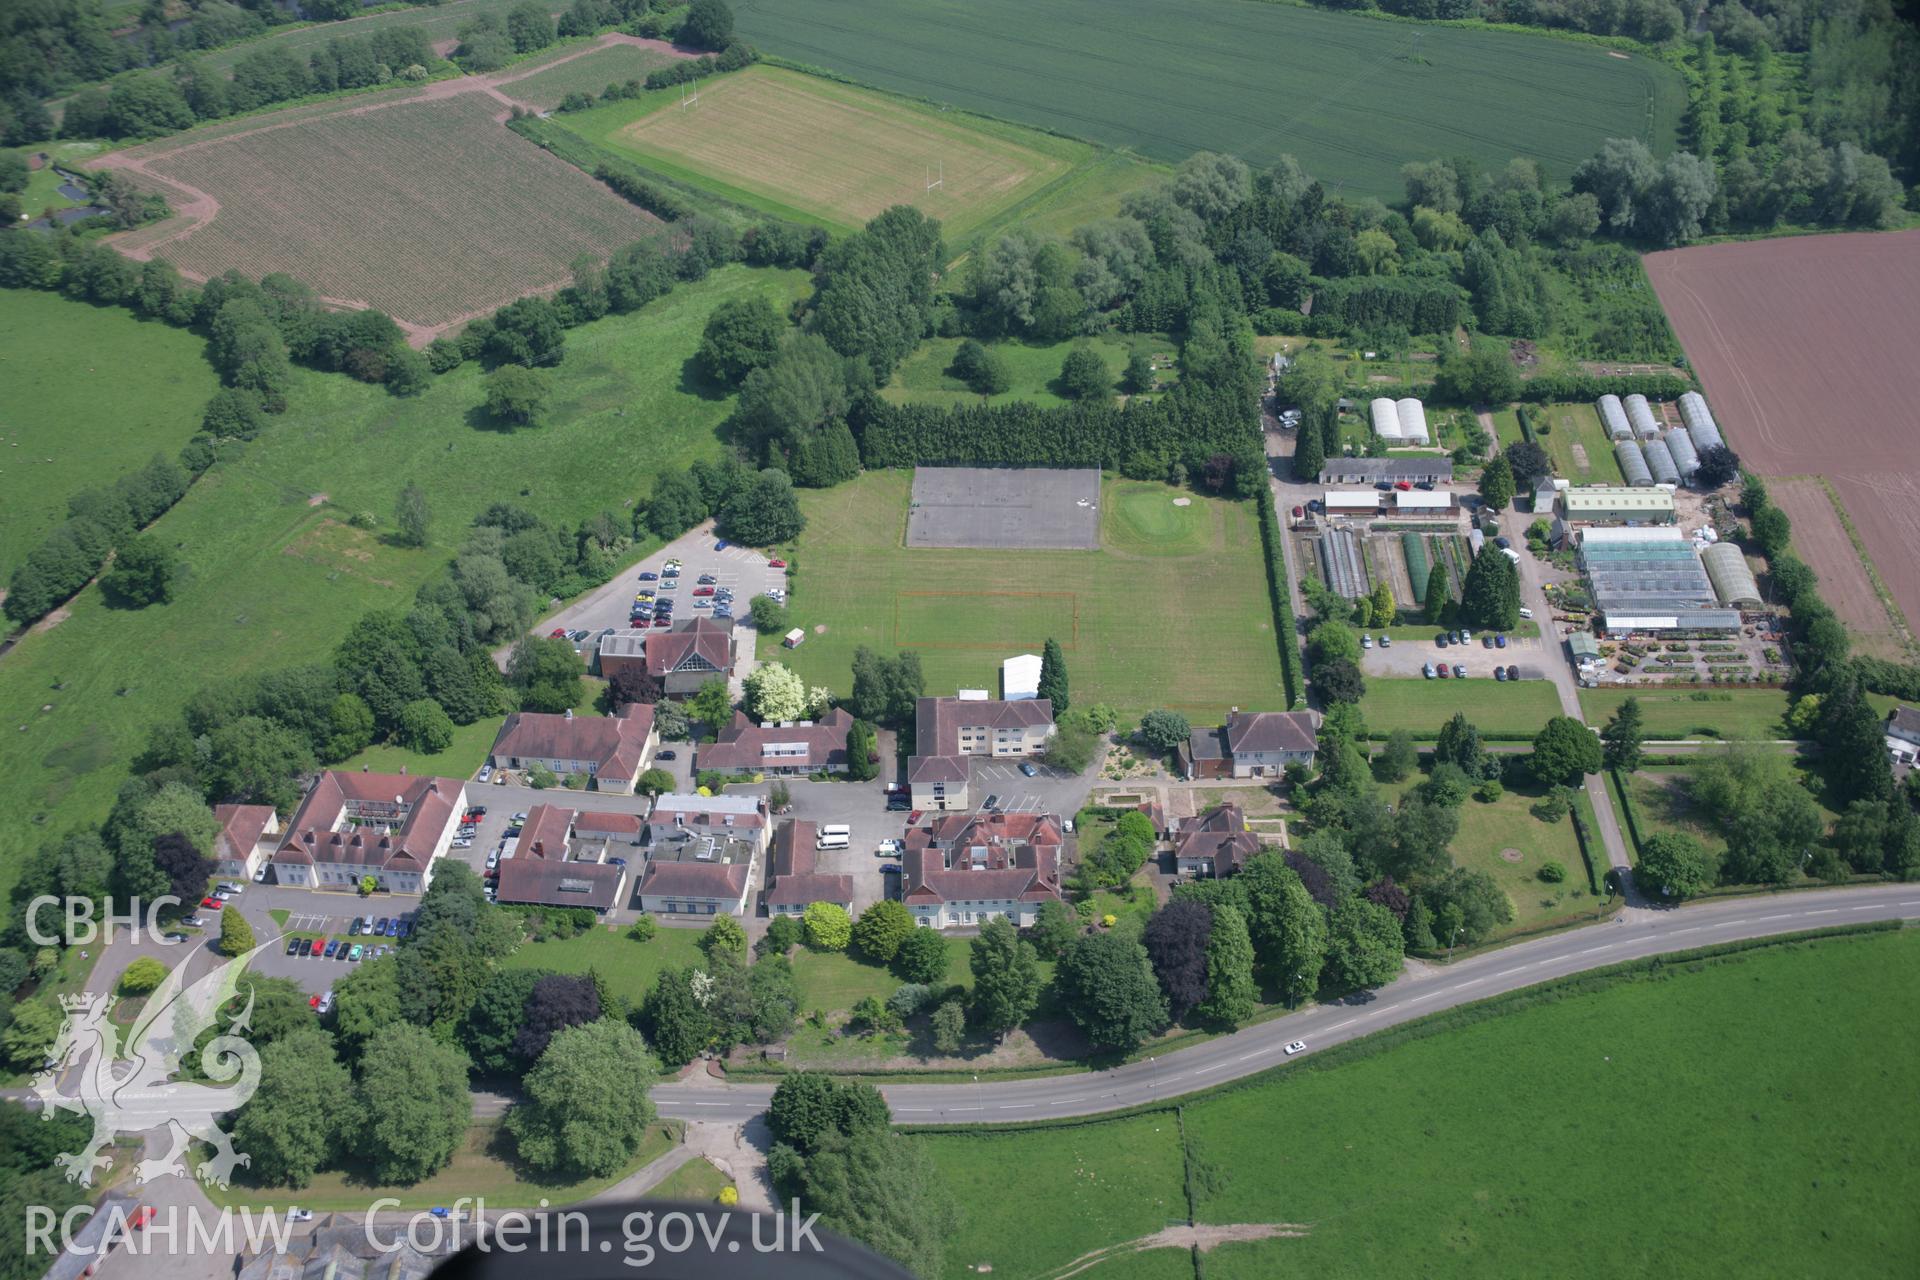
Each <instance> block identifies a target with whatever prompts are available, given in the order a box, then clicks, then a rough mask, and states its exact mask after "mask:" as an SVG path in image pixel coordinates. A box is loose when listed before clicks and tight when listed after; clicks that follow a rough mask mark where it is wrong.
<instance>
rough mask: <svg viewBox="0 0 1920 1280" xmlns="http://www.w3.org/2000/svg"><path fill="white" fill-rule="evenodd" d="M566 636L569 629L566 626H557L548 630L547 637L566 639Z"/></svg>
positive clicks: (550, 638)
mask: <svg viewBox="0 0 1920 1280" xmlns="http://www.w3.org/2000/svg"><path fill="white" fill-rule="evenodd" d="M566 638H567V629H566V628H565V627H555V628H554V629H553V630H551V631H549V632H547V639H549V640H565V639H566Z"/></svg>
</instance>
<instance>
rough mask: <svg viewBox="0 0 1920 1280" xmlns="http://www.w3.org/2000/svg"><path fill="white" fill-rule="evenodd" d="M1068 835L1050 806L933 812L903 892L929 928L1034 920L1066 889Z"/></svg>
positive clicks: (919, 833)
mask: <svg viewBox="0 0 1920 1280" xmlns="http://www.w3.org/2000/svg"><path fill="white" fill-rule="evenodd" d="M1029 705H1031V704H1029ZM1063 842H1064V837H1063V836H1062V834H1061V827H1060V819H1058V818H1056V817H1055V816H1054V815H1052V814H1050V813H949V814H935V815H931V816H929V818H928V820H927V821H926V823H925V824H924V825H922V826H918V827H915V828H913V829H912V830H910V831H908V832H907V837H906V852H905V853H904V854H903V855H902V856H901V886H900V889H901V892H900V900H901V901H902V902H904V903H905V904H906V906H907V910H909V911H911V912H912V913H913V919H914V923H915V924H917V925H921V926H924V927H927V928H934V929H963V928H969V927H973V926H976V925H981V924H985V923H986V922H987V921H989V920H991V919H993V918H994V917H996V916H1005V917H1006V918H1007V919H1009V920H1011V921H1012V922H1013V923H1014V924H1015V925H1018V926H1021V927H1025V926H1028V925H1031V924H1033V923H1034V921H1035V920H1036V919H1037V918H1038V916H1039V912H1040V904H1041V903H1043V902H1046V901H1047V900H1048V899H1057V898H1059V897H1060V850H1061V845H1062V844H1063Z"/></svg>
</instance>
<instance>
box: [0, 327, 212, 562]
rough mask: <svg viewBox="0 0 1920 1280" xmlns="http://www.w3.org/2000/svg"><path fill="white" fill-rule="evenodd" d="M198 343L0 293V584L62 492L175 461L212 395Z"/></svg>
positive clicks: (183, 335) (49, 518)
mask: <svg viewBox="0 0 1920 1280" xmlns="http://www.w3.org/2000/svg"><path fill="white" fill-rule="evenodd" d="M205 345H206V344H205V343H204V342H203V341H202V340H201V339H200V338H197V337H195V336H194V335H193V334H190V333H187V332H184V331H183V330H180V329H170V328H168V327H167V326H166V325H163V324H148V323H146V322H144V321H141V320H136V319H134V317H133V316H132V314H130V313H129V312H127V311H125V310H122V309H121V308H119V307H90V306H83V305H81V304H79V303H74V302H69V301H67V300H66V299H65V298H62V297H60V296H59V295H57V294H51V293H40V292H38V291H34V290H27V289H5V290H0V353H4V354H0V384H4V385H5V387H6V389H7V390H6V394H5V395H0V583H4V582H5V581H6V579H7V577H8V576H9V575H11V574H12V573H13V571H14V569H15V568H16V567H18V566H19V564H20V562H21V561H22V560H24V559H25V558H26V555H27V552H29V551H31V550H33V548H34V546H35V544H36V543H38V542H39V541H40V539H41V538H42V537H43V536H44V535H45V534H46V532H47V531H48V530H49V529H51V528H53V526H55V525H57V524H59V523H60V521H62V520H64V519H65V518H66V515H67V499H68V498H69V497H71V496H72V495H73V494H74V493H76V492H77V491H79V490H81V489H85V488H88V487H89V486H92V485H103V484H110V483H112V482H113V481H114V480H117V479H119V478H120V477H121V476H123V475H125V474H126V473H127V472H129V471H132V470H134V469H136V468H138V467H142V466H145V465H146V463H147V461H148V459H150V458H152V457H153V455H154V454H155V453H156V452H158V453H163V454H165V455H166V456H167V457H169V458H171V457H173V456H174V455H175V454H177V453H179V451H180V446H181V445H183V444H185V443H186V442H187V441H188V439H190V438H191V437H192V435H193V433H194V432H195V431H196V430H198V429H199V426H200V411H201V409H203V408H204V407H205V406H206V403H207V398H208V397H209V396H211V395H212V394H213V393H214V392H215V391H217V390H219V388H220V380H219V378H218V377H216V376H215V374H214V372H213V367H212V366H211V365H209V364H208V363H207V360H206V356H205V354H204V348H205Z"/></svg>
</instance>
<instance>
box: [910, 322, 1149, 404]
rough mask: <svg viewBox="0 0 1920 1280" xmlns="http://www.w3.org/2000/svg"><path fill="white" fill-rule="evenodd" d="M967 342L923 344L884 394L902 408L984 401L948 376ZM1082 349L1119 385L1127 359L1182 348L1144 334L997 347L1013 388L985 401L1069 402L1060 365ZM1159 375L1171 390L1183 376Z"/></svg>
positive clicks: (1000, 344) (940, 340) (931, 341)
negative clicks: (1097, 358) (1093, 354)
mask: <svg viewBox="0 0 1920 1280" xmlns="http://www.w3.org/2000/svg"><path fill="white" fill-rule="evenodd" d="M963 341H964V339H961V338H932V339H929V340H928V341H926V342H923V343H921V344H920V345H919V346H918V347H917V348H915V350H914V352H913V354H912V355H910V356H908V357H907V358H906V359H905V360H903V361H901V363H900V367H899V368H898V369H897V370H895V371H894V375H893V380H892V381H891V382H889V383H888V384H887V385H886V386H885V387H884V388H883V389H882V390H881V394H882V395H883V396H885V397H886V398H887V399H889V400H892V401H894V402H895V403H898V404H943V405H956V404H979V403H981V400H982V397H981V396H980V395H979V394H977V393H976V392H973V391H970V390H968V388H967V384H966V383H964V382H962V381H960V379H958V378H956V377H954V376H953V375H951V374H949V373H948V372H947V368H948V366H950V365H952V364H953V357H954V353H955V352H956V351H958V350H959V349H960V344H961V342H963ZM1080 346H1084V347H1089V348H1091V349H1092V350H1093V351H1095V352H1096V353H1098V354H1099V356H1100V359H1101V360H1102V361H1104V362H1105V364H1106V366H1107V372H1108V373H1109V374H1111V375H1112V377H1113V380H1114V385H1115V386H1116V387H1117V386H1118V385H1119V382H1120V374H1121V372H1122V371H1123V370H1125V369H1126V367H1127V360H1128V358H1129V357H1130V356H1132V355H1133V353H1134V352H1136V351H1138V352H1140V353H1141V354H1143V355H1145V356H1148V357H1149V358H1151V357H1153V356H1155V355H1167V356H1171V355H1172V354H1173V353H1174V352H1175V351H1176V350H1177V349H1178V344H1176V343H1175V342H1174V341H1173V340H1172V339H1171V338H1166V337H1156V336H1154V335H1153V334H1142V333H1108V334H1102V335H1101V336H1099V337H1097V338H1080V339H1076V340H1073V341H1070V342H1052V343H1039V344H1036V343H1027V342H998V343H994V344H993V347H994V350H996V351H998V352H999V353H1000V355H1001V358H1002V359H1004V360H1005V361H1006V364H1007V374H1008V377H1009V379H1010V385H1009V386H1008V387H1007V389H1006V390H1005V391H1003V392H1001V393H1000V394H999V395H997V396H988V397H985V401H986V403H988V404H1007V403H1010V402H1012V401H1015V400H1023V401H1029V402H1031V403H1033V404H1038V405H1048V406H1052V405H1062V404H1065V403H1066V402H1067V401H1066V398H1065V397H1063V396H1062V395H1061V394H1060V392H1059V379H1060V365H1061V363H1062V362H1063V361H1065V360H1066V358H1067V355H1068V353H1069V352H1071V351H1072V350H1073V349H1074V348H1075V347H1080ZM1160 376H1161V378H1162V380H1163V381H1165V382H1166V383H1167V384H1168V385H1169V386H1171V385H1172V383H1173V382H1174V381H1175V380H1177V379H1178V377H1179V373H1178V371H1177V370H1174V369H1166V370H1164V371H1163V372H1162V373H1161V375H1160Z"/></svg>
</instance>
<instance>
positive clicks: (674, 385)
mask: <svg viewBox="0 0 1920 1280" xmlns="http://www.w3.org/2000/svg"><path fill="white" fill-rule="evenodd" d="M806 288H807V277H806V275H805V273H803V272H798V271H793V272H771V271H752V270H749V269H747V268H744V267H730V268H727V269H726V270H724V271H720V272H716V273H715V274H714V275H713V276H711V277H709V278H708V280H706V281H705V282H703V283H701V284H698V285H685V286H682V287H681V288H680V289H678V290H676V291H675V292H674V293H672V294H669V295H668V296H667V297H665V298H663V299H661V300H660V301H658V302H656V303H654V304H652V305H651V306H649V307H647V308H645V309H644V310H642V311H640V312H637V313H635V314H633V315H630V316H614V317H609V318H607V319H605V320H600V321H596V322H594V323H593V324H590V325H584V326H582V327H580V328H578V329H574V330H572V331H571V332H569V333H568V335H567V356H566V360H565V362H564V363H563V364H562V365H561V366H560V367H559V368H558V369H557V370H556V371H555V388H556V389H555V397H554V400H555V403H554V415H553V419H552V421H551V422H550V424H549V425H547V426H544V427H541V428H539V429H537V430H525V431H517V432H513V431H500V430H495V429H492V428H490V427H485V426H475V425H474V424H473V422H472V420H471V419H470V417H469V414H470V411H471V410H472V409H473V408H474V406H476V405H478V404H479V403H480V402H481V400H482V398H483V397H482V393H481V390H480V378H481V372H482V371H481V370H480V369H479V368H478V367H476V366H472V365H468V366H463V367H462V368H460V369H457V370H455V371H454V372H452V373H449V374H446V375H443V376H442V377H440V378H437V379H435V381H434V384H433V386H432V387H431V388H430V389H429V390H428V391H427V392H426V393H424V394H423V395H421V396H418V397H416V398H413V399H408V400H396V399H394V398H392V397H391V396H389V395H387V393H386V392H385V391H383V390H380V389H379V388H377V387H368V386H364V385H362V384H360V383H356V382H353V381H351V380H349V379H347V378H344V377H341V376H339V375H337V374H317V373H309V372H305V371H301V372H300V373H298V374H297V376H296V380H295V384H294V388H293V391H292V395H291V397H290V398H291V402H292V403H291V408H290V409H289V411H288V413H287V414H286V415H285V416H284V417H283V418H281V419H279V420H278V421H276V422H275V423H273V425H271V426H270V427H268V429H267V431H266V433H265V434H263V435H262V436H261V437H260V438H259V439H258V440H255V441H254V442H252V443H251V444H250V445H249V446H248V447H247V449H246V452H245V454H244V455H243V456H242V457H241V458H240V459H239V460H238V461H237V462H233V463H228V464H223V465H221V466H219V467H217V468H215V470H214V471H213V472H212V473H211V474H209V475H208V476H207V477H205V478H204V479H203V480H201V481H200V482H199V483H198V484H196V485H195V486H194V487H193V490H192V491H191V492H190V493H189V494H188V495H187V496H186V498H185V499H184V500H183V501H182V502H181V503H180V504H179V505H178V506H177V507H175V508H174V509H173V510H172V511H170V512H168V513H167V514H166V515H164V516H162V517H161V518H160V520H159V521H158V522H157V524H156V526H155V532H156V534H157V535H158V536H160V537H162V538H165V539H166V540H167V541H169V542H174V543H177V544H179V546H180V554H181V557H182V558H183V560H184V561H185V562H186V565H187V567H188V570H189V575H190V576H189V579H188V581H187V583H186V585H185V587H184V588H183V590H182V591H181V593H180V595H179V597H178V598H177V599H176V600H175V601H174V602H173V603H171V604H168V605H163V606H156V607H154V608H150V609H144V610H141V611H140V612H137V613H128V612H123V611H109V610H108V609H107V608H105V606H104V605H103V604H102V602H101V600H100V597H99V593H98V592H97V591H93V590H89V591H86V592H84V593H82V595H81V596H80V597H79V599H78V600H77V601H76V602H75V605H74V609H73V616H72V617H70V618H68V619H67V620H66V621H64V622H62V623H60V624H59V625H58V626H56V627H54V628H53V629H52V630H50V631H48V632H46V633H45V634H43V635H34V636H29V637H28V638H27V639H26V640H25V641H24V642H22V643H21V644H20V645H19V646H18V647H17V648H16V649H14V650H13V652H11V653H9V654H7V655H6V657H5V658H4V659H0V725H5V726H6V731H5V732H4V733H3V734H0V810H4V811H5V812H7V813H10V814H12V815H14V819H15V820H14V821H12V822H9V823H5V824H0V890H4V889H5V888H7V887H10V886H11V885H12V883H13V879H14V876H15V874H16V871H15V869H16V868H17V867H18V865H19V860H20V858H22V857H23V856H25V854H26V851H27V850H29V849H31V848H33V847H35V846H37V845H38V844H39V843H40V841H41V840H42V839H44V838H46V837H47V836H49V835H52V834H57V833H60V832H63V831H65V830H67V829H69V828H71V827H73V826H74V825H76V824H79V823H87V822H96V821H98V820H99V819H100V818H102V817H104V816H105V815H106V812H107V810H108V808H109V807H110V806H111V805H112V803H113V794H114V789H115V788H116V787H117V786H118V785H119V783H120V780H121V779H122V778H123V777H124V776H125V770H126V761H128V760H129V759H131V758H132V757H133V756H134V755H135V754H136V753H137V752H138V751H139V749H140V747H141V745H142V744H143V743H144V742H145V739H146V736H147V733H148V731H149V728H150V727H151V726H152V725H154V724H155V723H157V722H158V721H160V720H161V719H162V718H164V717H166V716H169V715H172V714H174V713H175V712H176V711H177V710H178V709H179V707H180V706H181V704H182V703H183V702H184V701H185V699H186V698H187V696H188V695H189V694H191V693H192V692H193V691H194V690H196V689H197V688H199V687H200V686H201V685H203V684H205V683H208V682H210V681H213V680H217V679H219V678H221V677H222V676H228V675H238V674H244V673H247V672H254V671H262V670H269V669H272V668H275V667H281V666H290V665H293V664H295V663H300V662H311V661H315V660H317V659H323V658H324V657H325V656H326V654H327V652H328V651H329V650H330V649H331V648H332V646H333V645H334V644H335V643H337V642H338V640H339V639H340V637H341V636H342V635H343V634H344V633H345V631H346V629H347V628H348V626H350V625H351V624H352V623H353V622H354V621H355V620H357V619H358V618H359V616H360V615H361V614H362V613H363V612H365V611H366V610H368V609H373V608H379V607H405V605H406V604H407V603H408V602H409V601H410V600H411V599H412V597H413V592H414V590H415V588H416V587H417V586H418V585H419V584H420V583H421V582H422V581H424V580H425V579H426V578H428V577H430V576H431V575H432V574H434V573H435V572H437V571H438V570H439V567H440V566H441V565H442V564H444V563H445V562H446V560H447V559H448V558H449V557H450V556H451V555H452V553H453V551H454V549H455V548H456V547H457V546H458V544H459V542H460V540H461V537H462V536H463V531H464V529H465V527H466V525H467V524H468V522H469V521H470V520H472V518H473V517H474V516H475V515H477V514H479V512H480V511H482V510H484V509H485V508H486V506H487V505H488V504H489V503H493V502H506V501H512V502H519V503H522V504H524V505H526V506H528V507H529V508H531V509H533V510H535V511H537V512H539V513H540V514H542V515H543V516H545V517H547V518H548V519H550V520H553V521H554V522H556V523H561V522H567V521H575V520H579V519H581V518H583V517H585V516H587V515H591V514H593V513H594V512H597V511H602V510H612V511H615V512H620V511H623V510H624V504H625V503H626V502H627V501H628V500H629V499H631V498H634V497H637V496H643V495H644V494H646V493H647V491H648V490H649V488H650V487H651V484H652V477H653V476H655V475H657V474H659V473H660V472H661V471H663V470H665V469H668V468H671V467H682V466H685V465H686V464H687V463H689V462H691V461H693V460H694V459H695V458H700V457H710V456H716V455H717V454H718V453H719V451H720V445H719V442H718V439H717V436H716V430H717V428H718V426H719V424H720V423H721V421H722V420H724V419H725V417H726V416H727V413H728V411H729V404H728V402H727V401H724V400H713V399H707V398H704V397H703V396H702V395H700V394H699V393H698V391H697V389H695V388H692V387H688V386H683V385H682V380H681V379H682V366H683V365H684V364H685V362H686V361H687V360H688V359H689V358H690V357H691V356H692V355H693V354H694V352H695V351H696V350H697V349H698V348H699V345H700V332H701V329H702V328H703V327H704V326H705V324H706V320H707V316H708V314H709V313H710V312H711V311H712V310H713V308H714V307H715V306H717V305H718V304H719V303H721V302H722V301H725V300H726V299H728V298H735V297H740V296H743V295H746V294H751V293H761V294H764V295H765V296H767V297H769V298H770V299H772V300H773V301H774V303H775V305H776V306H778V307H780V308H781V309H782V310H784V309H785V308H786V307H787V306H788V305H790V304H791V303H792V302H793V301H795V300H796V299H797V298H798V297H800V296H802V295H803V294H804V293H805V290H806ZM52 301H58V300H52ZM59 305H60V306H63V307H66V308H70V309H71V310H72V311H73V312H76V313H79V314H81V315H82V316H83V317H84V318H85V320H86V322H88V323H94V322H97V321H101V320H106V319H112V318H113V317H111V316H102V315H100V313H98V312H97V311H95V310H94V309H93V308H91V307H88V306H85V305H83V304H81V303H77V302H59ZM54 385H56V386H57V385H58V383H57V382H56V383H55V384H54ZM23 407H24V406H23ZM199 407H200V400H199V397H198V396H195V397H194V398H193V400H192V403H191V404H189V405H183V406H182V409H181V414H180V418H179V423H178V432H179V438H181V439H185V438H186V436H188V435H190V434H191V433H192V430H193V428H194V425H195V424H196V423H197V422H198V420H199ZM23 448H24V446H23ZM5 452H7V453H12V452H14V451H13V450H11V449H9V450H5ZM409 479H411V480H414V481H415V482H417V483H418V484H419V485H420V486H421V487H422V488H423V489H424V490H425V491H426V494H427V501H428V504H429V506H430V507H431V508H432V511H433V516H434V520H433V530H432V534H433V542H432V545H430V546H429V547H427V548H426V549H424V550H419V551H415V550H408V549H403V548H398V547H394V546H391V545H389V544H388V543H387V542H386V541H385V540H384V539H382V538H381V537H380V535H379V534H378V533H377V532H374V531H366V530H361V529H356V528H353V527H352V526H350V525H349V524H348V523H347V521H348V518H349V517H350V516H351V515H352V514H353V513H355V512H358V511H369V512H372V513H374V514H375V515H376V516H377V517H379V518H380V520H381V521H382V522H386V521H388V520H390V519H391V512H392V511H393V504H394V498H395V496H396V494H397V493H398V491H399V489H400V487H401V485H402V484H404V483H405V482H406V481H407V480H409ZM842 683H843V684H844V681H843V682H842ZM42 708H46V709H45V710H43V709H42Z"/></svg>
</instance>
